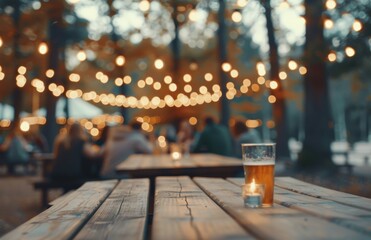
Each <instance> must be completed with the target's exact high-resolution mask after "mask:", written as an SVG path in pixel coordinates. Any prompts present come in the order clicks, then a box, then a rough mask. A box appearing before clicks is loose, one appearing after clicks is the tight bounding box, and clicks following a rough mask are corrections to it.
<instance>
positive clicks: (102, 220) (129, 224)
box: [75, 179, 149, 239]
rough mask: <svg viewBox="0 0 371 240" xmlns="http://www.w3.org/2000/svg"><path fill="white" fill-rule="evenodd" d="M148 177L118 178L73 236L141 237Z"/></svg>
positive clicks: (104, 237)
mask: <svg viewBox="0 0 371 240" xmlns="http://www.w3.org/2000/svg"><path fill="white" fill-rule="evenodd" d="M148 195H149V180H148V179H127V180H122V181H121V182H120V183H119V184H118V185H117V187H116V188H115V189H114V190H113V192H112V193H111V195H110V196H109V197H108V198H107V199H106V201H105V202H104V203H103V204H102V206H101V207H100V208H99V209H98V210H97V211H96V213H95V214H94V216H93V217H92V218H91V219H90V220H89V222H88V223H87V224H86V225H85V226H84V228H83V229H82V230H81V231H80V232H79V234H78V235H77V236H76V237H75V239H143V238H144V234H145V227H146V221H147V210H148Z"/></svg>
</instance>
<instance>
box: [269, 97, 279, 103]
mask: <svg viewBox="0 0 371 240" xmlns="http://www.w3.org/2000/svg"><path fill="white" fill-rule="evenodd" d="M276 100H277V99H276V97H275V96H273V95H270V96H269V97H268V102H269V103H275V102H276Z"/></svg>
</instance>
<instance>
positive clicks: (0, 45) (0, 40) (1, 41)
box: [0, 37, 4, 47]
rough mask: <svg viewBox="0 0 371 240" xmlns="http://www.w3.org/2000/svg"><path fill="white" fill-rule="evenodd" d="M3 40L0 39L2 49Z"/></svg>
mask: <svg viewBox="0 0 371 240" xmlns="http://www.w3.org/2000/svg"><path fill="white" fill-rule="evenodd" d="M3 43H4V42H3V39H2V38H1V37H0V47H2V46H3Z"/></svg>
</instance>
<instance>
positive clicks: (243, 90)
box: [240, 85, 249, 93]
mask: <svg viewBox="0 0 371 240" xmlns="http://www.w3.org/2000/svg"><path fill="white" fill-rule="evenodd" d="M248 91H249V88H248V87H247V86H246V85H242V86H241V87H240V92H241V93H247V92H248Z"/></svg>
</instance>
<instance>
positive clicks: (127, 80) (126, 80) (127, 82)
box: [124, 76, 131, 84]
mask: <svg viewBox="0 0 371 240" xmlns="http://www.w3.org/2000/svg"><path fill="white" fill-rule="evenodd" d="M124 83H125V84H130V83H131V77H130V76H125V77H124Z"/></svg>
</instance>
